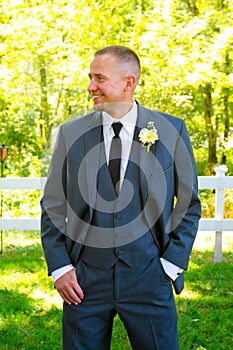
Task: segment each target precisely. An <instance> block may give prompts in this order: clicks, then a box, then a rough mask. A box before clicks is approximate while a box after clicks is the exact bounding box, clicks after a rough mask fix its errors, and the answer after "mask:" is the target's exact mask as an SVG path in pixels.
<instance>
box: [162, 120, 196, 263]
mask: <svg viewBox="0 0 233 350" xmlns="http://www.w3.org/2000/svg"><path fill="white" fill-rule="evenodd" d="M174 169H175V171H174V184H175V196H176V201H175V205H174V208H173V211H172V215H171V217H170V220H169V222H168V224H167V227H166V231H167V232H168V234H169V240H168V244H167V246H166V247H165V249H164V252H163V254H162V257H163V258H164V259H166V260H168V261H170V262H171V263H173V264H175V265H177V266H179V267H180V268H182V269H187V267H188V261H189V256H190V253H191V250H192V246H193V243H194V240H195V237H196V233H197V230H198V222H199V219H200V214H201V205H200V200H199V198H198V183H197V174H196V167H195V161H194V156H193V151H192V147H191V143H190V140H189V136H188V132H187V129H186V126H185V123H184V122H182V127H181V129H180V133H179V137H178V139H177V144H176V147H175V151H174Z"/></svg>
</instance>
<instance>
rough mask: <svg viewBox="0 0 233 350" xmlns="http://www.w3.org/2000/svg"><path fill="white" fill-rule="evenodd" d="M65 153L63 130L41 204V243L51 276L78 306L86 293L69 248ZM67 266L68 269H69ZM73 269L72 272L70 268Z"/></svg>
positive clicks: (69, 300)
mask: <svg viewBox="0 0 233 350" xmlns="http://www.w3.org/2000/svg"><path fill="white" fill-rule="evenodd" d="M65 191H66V150H65V146H64V142H63V137H62V128H60V130H59V133H58V137H57V141H56V144H55V148H54V152H53V156H52V160H51V164H50V169H49V174H48V178H47V182H46V185H45V189H44V194H43V197H42V200H41V209H42V216H41V240H42V245H43V249H44V253H45V258H46V262H47V265H48V273H49V275H51V274H52V275H53V276H55V280H54V284H55V287H56V289H57V290H58V292H59V294H60V295H61V297H62V298H63V299H64V301H66V302H67V303H69V304H71V303H74V304H78V303H80V302H81V299H82V298H83V291H82V289H81V287H80V285H79V284H78V281H77V277H76V269H75V268H74V267H73V266H72V265H71V259H70V256H69V253H68V251H67V248H66V217H67V213H66V193H65ZM66 266H69V268H68V269H67V267H66ZM70 266H71V268H70Z"/></svg>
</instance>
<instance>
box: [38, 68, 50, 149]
mask: <svg viewBox="0 0 233 350" xmlns="http://www.w3.org/2000/svg"><path fill="white" fill-rule="evenodd" d="M40 88H41V100H40V118H41V122H42V123H43V124H42V128H41V130H42V135H41V136H42V137H43V138H44V140H45V142H44V145H45V149H49V148H50V145H51V139H52V126H51V123H50V105H49V103H48V94H47V73H46V69H45V67H44V66H43V67H41V68H40Z"/></svg>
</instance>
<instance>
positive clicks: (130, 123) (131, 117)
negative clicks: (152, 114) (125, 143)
mask: <svg viewBox="0 0 233 350" xmlns="http://www.w3.org/2000/svg"><path fill="white" fill-rule="evenodd" d="M102 114H103V126H104V129H105V130H106V132H108V131H109V130H110V128H111V126H112V123H117V122H121V123H122V125H123V127H124V129H125V131H126V132H127V133H128V134H131V133H132V131H133V130H134V128H135V125H136V121H137V104H136V102H135V101H134V102H133V106H132V108H131V109H130V110H129V112H128V113H126V114H125V115H124V116H123V117H122V118H120V119H115V118H113V117H111V116H110V115H109V114H108V113H107V112H105V111H103V113H102Z"/></svg>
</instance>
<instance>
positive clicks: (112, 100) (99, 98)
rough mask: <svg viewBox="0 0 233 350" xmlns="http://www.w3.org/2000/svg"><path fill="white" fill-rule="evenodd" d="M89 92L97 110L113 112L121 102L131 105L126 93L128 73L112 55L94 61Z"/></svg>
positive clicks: (90, 74) (91, 67)
mask: <svg viewBox="0 0 233 350" xmlns="http://www.w3.org/2000/svg"><path fill="white" fill-rule="evenodd" d="M89 78H90V83H89V85H88V91H89V92H90V95H91V96H92V99H93V101H94V108H95V110H105V111H107V112H111V110H112V109H115V108H116V106H117V105H119V102H122V103H131V101H132V97H131V98H130V99H129V96H128V94H127V93H126V84H127V78H126V72H125V70H124V68H123V67H122V65H121V64H119V63H118V62H117V61H116V58H115V57H114V56H112V55H109V54H108V55H101V56H97V57H95V58H94V59H93V61H92V62H91V65H90V73H89Z"/></svg>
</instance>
